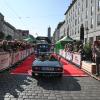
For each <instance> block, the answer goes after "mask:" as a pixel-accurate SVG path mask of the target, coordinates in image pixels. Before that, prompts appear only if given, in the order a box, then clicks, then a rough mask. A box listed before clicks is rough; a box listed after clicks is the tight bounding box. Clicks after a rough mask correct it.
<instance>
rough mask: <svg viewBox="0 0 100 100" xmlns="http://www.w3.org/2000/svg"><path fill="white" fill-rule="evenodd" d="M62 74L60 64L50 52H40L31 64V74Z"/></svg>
mask: <svg viewBox="0 0 100 100" xmlns="http://www.w3.org/2000/svg"><path fill="white" fill-rule="evenodd" d="M37 75H38V76H60V77H61V76H62V75H63V67H62V64H61V63H60V62H59V61H58V60H57V59H56V58H55V57H53V56H52V54H50V53H47V54H42V55H41V56H40V57H38V58H36V60H35V61H33V64H32V76H37Z"/></svg>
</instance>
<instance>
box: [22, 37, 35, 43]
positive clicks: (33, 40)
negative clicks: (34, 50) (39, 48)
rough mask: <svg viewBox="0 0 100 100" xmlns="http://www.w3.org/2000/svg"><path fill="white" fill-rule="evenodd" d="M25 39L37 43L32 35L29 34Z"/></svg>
mask: <svg viewBox="0 0 100 100" xmlns="http://www.w3.org/2000/svg"><path fill="white" fill-rule="evenodd" d="M23 40H24V41H26V42H29V43H35V42H36V39H35V38H34V37H33V36H32V35H29V36H28V37H26V38H25V39H23Z"/></svg>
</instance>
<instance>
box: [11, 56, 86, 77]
mask: <svg viewBox="0 0 100 100" xmlns="http://www.w3.org/2000/svg"><path fill="white" fill-rule="evenodd" d="M54 56H55V57H57V55H54ZM57 58H59V57H57ZM34 59H35V56H34V55H31V56H29V57H28V58H27V59H26V60H25V61H23V63H22V64H20V65H19V66H17V67H16V68H15V69H13V70H11V74H23V75H31V72H32V69H31V65H32V62H33V61H34ZM60 62H61V63H62V64H63V67H64V76H88V75H87V74H86V73H85V72H83V71H82V70H81V69H79V68H77V67H76V66H74V65H72V64H70V63H69V62H67V61H66V60H65V59H63V58H61V59H60Z"/></svg>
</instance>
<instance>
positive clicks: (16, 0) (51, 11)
mask: <svg viewBox="0 0 100 100" xmlns="http://www.w3.org/2000/svg"><path fill="white" fill-rule="evenodd" d="M71 2H72V0H0V12H1V13H2V14H3V15H4V19H5V20H6V21H7V22H9V23H10V24H11V25H13V26H14V27H15V28H17V29H22V30H24V29H25V30H29V31H30V34H32V35H33V36H35V37H36V33H37V34H38V35H39V36H46V35H47V28H48V27H49V26H50V27H51V32H52V34H53V32H54V30H55V28H56V27H57V24H58V23H59V22H60V21H63V20H64V18H65V16H64V13H65V11H66V10H67V8H68V6H69V5H70V3H71Z"/></svg>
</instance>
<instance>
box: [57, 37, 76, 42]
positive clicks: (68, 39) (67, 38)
mask: <svg viewBox="0 0 100 100" xmlns="http://www.w3.org/2000/svg"><path fill="white" fill-rule="evenodd" d="M73 41H74V40H73V39H72V38H71V37H69V36H65V37H63V38H62V39H60V40H59V41H57V42H56V44H58V43H60V42H66V43H69V42H73Z"/></svg>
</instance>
